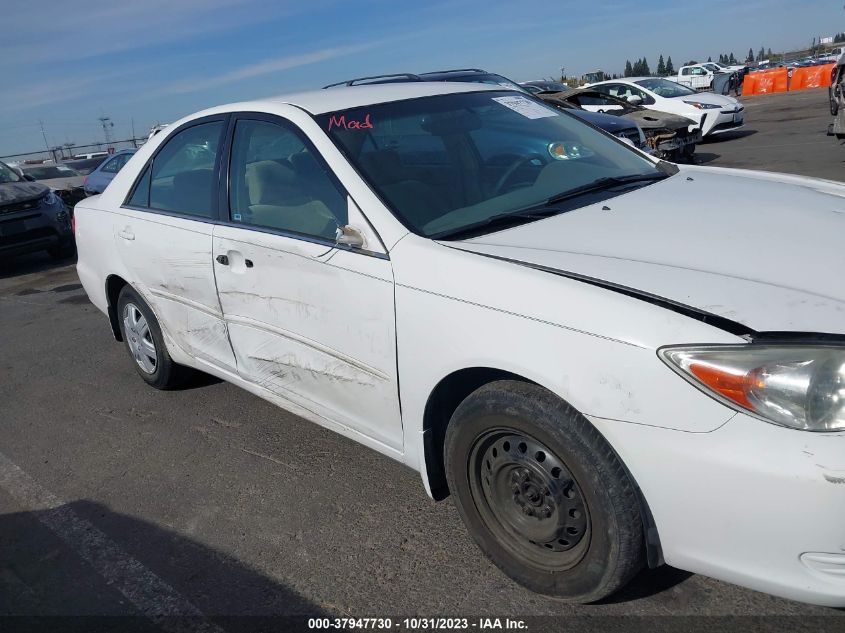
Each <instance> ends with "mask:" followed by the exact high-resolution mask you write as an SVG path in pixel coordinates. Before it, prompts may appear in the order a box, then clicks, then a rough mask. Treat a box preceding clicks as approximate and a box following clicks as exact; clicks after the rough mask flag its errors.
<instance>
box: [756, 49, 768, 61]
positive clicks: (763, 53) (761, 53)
mask: <svg viewBox="0 0 845 633" xmlns="http://www.w3.org/2000/svg"><path fill="white" fill-rule="evenodd" d="M764 59H766V49H765V48H763V47H762V46H761V47H760V51H759V52H758V53H757V61H758V62H761V61H763V60H764Z"/></svg>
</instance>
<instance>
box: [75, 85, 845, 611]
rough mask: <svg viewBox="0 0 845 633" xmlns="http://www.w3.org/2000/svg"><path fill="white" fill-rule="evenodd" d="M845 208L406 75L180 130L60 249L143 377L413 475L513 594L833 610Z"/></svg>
mask: <svg viewBox="0 0 845 633" xmlns="http://www.w3.org/2000/svg"><path fill="white" fill-rule="evenodd" d="M843 211H845V186H843V185H841V184H836V183H833V182H826V181H820V180H813V179H808V178H799V177H793V176H782V175H775V174H764V173H759V172H741V171H735V170H724V169H708V168H702V167H676V166H674V165H671V164H668V163H663V162H659V161H657V160H655V159H652V158H650V157H647V156H645V155H643V154H642V153H640V152H638V151H636V150H634V149H632V148H630V147H629V146H627V145H626V144H624V143H621V142H620V141H619V140H618V139H616V138H614V137H612V136H609V135H607V134H605V133H603V132H601V131H600V130H598V129H596V128H594V127H592V126H590V125H587V124H585V123H583V122H581V121H579V120H578V119H576V118H575V117H573V116H570V115H569V114H567V113H566V112H561V111H559V110H556V109H553V108H551V107H548V106H546V105H544V104H543V103H542V102H540V101H537V100H535V99H534V98H532V97H530V96H528V95H525V94H520V93H517V92H514V91H510V90H507V89H503V88H502V87H500V86H491V87H485V86H481V85H475V84H466V85H462V84H454V83H443V82H439V83H425V82H419V83H405V84H384V85H376V86H362V87H353V88H340V89H336V90H326V91H319V92H313V93H306V94H300V95H293V96H290V97H284V98H277V99H271V100H264V101H254V102H249V103H240V104H234V105H228V106H223V107H219V108H213V109H211V110H206V111H204V112H200V113H198V114H196V115H194V116H190V117H187V118H185V119H183V120H181V121H178V122H176V123H174V124H173V125H171V126H169V127H168V128H167V129H166V130H164V131H163V132H162V133H161V134H159V135H157V136H155V137H153V138H152V139H151V140H150V141H149V142H148V143H147V144H145V145H144V146H143V148H141V149H140V150H139V151H138V152H137V154H135V155H134V156H133V157H132V159H131V160H130V161H129V163H128V164H127V165H126V167H125V168H124V169H123V170H121V171H120V173H119V174H117V176H116V177H115V179H114V181H113V182H112V184H111V185H110V186H109V188H108V189H107V190H106V192H105V193H103V194H102V195H100V196H94V197H91V198H88V199H86V200H85V201H83V202H81V203H80V204H79V205H78V206H77V207H76V232H77V233H76V237H77V243H78V245H79V264H78V271H79V277H80V279H81V280H82V283H83V284H84V286H85V289H86V291H87V292H88V295H89V297H90V298H91V300H92V301H93V302H94V304H95V305H96V306H97V307H99V308H100V309H101V310H102V311H103V312H105V313H107V314H108V316H109V320H110V322H111V326H112V330H113V332H114V336H115V338H117V339H118V340H122V341H124V343H125V345H126V348H127V349H128V351H129V355H130V357H131V358H132V364H133V365H134V367H135V369H136V370H137V371H138V373H139V374H140V375H141V377H142V378H143V379H144V380H146V381H147V382H148V383H150V384H151V385H152V386H154V387H157V388H171V387H174V386H177V385H178V384H179V381H180V380H181V378H182V377H183V376H184V374H185V372H186V371H189V370H188V368H192V369H195V370H201V371H204V372H208V373H210V374H213V375H215V376H218V377H220V378H223V379H225V380H228V381H230V382H232V383H234V384H236V385H239V386H241V387H243V388H244V389H246V390H248V391H250V392H252V393H254V394H256V395H258V396H260V397H262V398H265V399H267V400H270V401H272V402H274V403H276V404H278V405H279V406H280V407H283V408H284V409H287V410H289V411H293V412H295V413H297V414H299V415H301V416H302V417H303V418H306V419H308V420H311V421H313V422H316V423H318V424H321V425H324V426H326V427H329V428H331V429H333V430H335V431H337V432H339V433H342V434H343V435H346V436H348V437H351V438H353V439H354V440H356V441H358V442H360V443H362V444H364V445H366V446H368V447H370V448H373V449H375V450H377V451H379V452H381V453H384V454H385V455H388V456H390V457H392V458H394V459H396V460H399V461H401V462H403V463H405V464H407V465H408V466H410V467H411V468H413V469H415V470H418V471H420V472H421V473H422V480H423V483H424V484H425V486H426V489H427V491H428V492H429V493H430V494H431V495H432V496H433V497H435V498H442V497H444V496H445V495H446V494H448V493H451V494H452V495H453V496H454V497H455V502H456V505H457V507H458V509H459V511H460V514H461V516H462V518H463V520H464V522H465V523H466V525H467V527H468V529H469V530H470V532H471V533H472V535H473V537H474V538H475V540H476V541H477V543H478V544H479V546H480V547H481V548H482V549H483V550H484V552H485V553H486V554H487V555H488V556H489V557H490V558H491V559H492V560H493V562H494V563H495V564H496V565H498V566H499V567H500V568H501V569H502V570H503V571H504V572H505V573H507V574H508V575H510V576H511V577H512V578H513V579H515V580H516V581H517V582H519V583H522V584H523V585H525V586H527V587H530V588H531V589H533V590H535V591H538V592H542V593H544V594H550V595H553V596H557V597H560V598H564V599H568V600H573V601H585V602H586V601H594V600H598V599H600V598H603V597H605V596H607V595H609V594H610V593H612V592H613V591H615V590H616V589H618V588H619V587H621V586H622V585H623V584H625V583H626V582H628V580H630V579H631V578H632V577H633V575H634V574H635V573H636V572H637V570H638V569H640V568H641V567H642V566H643V565H645V564H646V563H648V564H650V565H657V564H660V562H662V561H663V560H665V561H666V562H667V563H669V564H671V565H674V566H677V567H682V568H684V569H688V570H691V571H695V572H700V573H704V574H708V575H711V576H714V577H717V578H722V579H726V580H729V581H732V582H736V583H739V584H742V585H746V586H749V587H753V588H756V589H759V590H762V591H768V592H771V593H774V594H778V595H781V596H786V597H789V598H794V599H798V600H805V601H808V602H814V603H818V604H826V605H833V606H840V607H841V606H845V573H843V572H845V553H843V551H842V547H843V535H842V526H843V525H845V503H843V501H845V497H843V495H845V485H842V482H843V481H845V433H843V429H845V320H843V315H845V290H843V284H842V280H841V273H842V270H843V269H845V250H843V249H842V244H841V239H842V235H843V234H845V214H843ZM284 511H285V510H284V508H279V512H284Z"/></svg>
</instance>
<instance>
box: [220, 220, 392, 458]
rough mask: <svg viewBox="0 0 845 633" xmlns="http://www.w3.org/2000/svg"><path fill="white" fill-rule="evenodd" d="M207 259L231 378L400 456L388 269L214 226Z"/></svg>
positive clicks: (310, 245) (378, 262)
mask: <svg viewBox="0 0 845 633" xmlns="http://www.w3.org/2000/svg"><path fill="white" fill-rule="evenodd" d="M221 256H223V257H224V258H225V259H223V261H224V262H226V263H220V262H219V261H218V258H220V257H221ZM214 258H215V269H216V277H217V287H218V292H219V296H220V304H221V306H222V310H223V315H224V317H225V319H226V322H227V325H228V330H229V335H230V337H231V341H232V346H233V348H234V350H235V354H236V357H237V365H238V371H239V373H240V374H241V375H242V376H243V377H244V378H246V379H247V380H250V381H252V382H255V383H257V384H259V385H261V386H263V387H264V388H266V389H268V390H270V391H272V392H273V393H276V394H277V395H280V396H282V397H284V398H287V399H289V400H292V401H294V402H296V403H297V404H299V405H300V406H303V407H305V408H307V409H309V410H311V411H313V412H315V413H318V414H319V415H321V416H323V417H328V418H330V419H332V420H334V421H336V422H339V423H341V424H343V425H346V426H349V427H351V428H353V429H356V430H357V431H359V432H361V433H363V434H365V435H367V436H369V437H371V438H373V439H375V440H377V441H379V442H382V443H383V444H386V445H388V446H390V447H392V448H395V449H401V447H402V428H401V420H400V415H399V401H398V387H397V381H396V335H395V322H394V302H393V276H392V269H391V265H390V262H389V261H388V260H386V259H380V258H376V257H368V256H365V255H361V254H357V253H351V252H347V251H338V250H337V249H333V248H331V247H329V246H327V245H325V244H323V243H315V242H311V241H307V240H305V239H298V238H294V237H286V236H282V235H276V234H272V233H266V232H261V231H258V230H253V229H249V228H241V227H236V226H222V225H221V226H217V227H215V230H214Z"/></svg>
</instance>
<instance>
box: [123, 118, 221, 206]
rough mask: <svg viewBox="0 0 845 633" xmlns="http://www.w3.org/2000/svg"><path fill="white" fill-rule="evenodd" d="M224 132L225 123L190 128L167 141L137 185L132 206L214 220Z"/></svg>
mask: <svg viewBox="0 0 845 633" xmlns="http://www.w3.org/2000/svg"><path fill="white" fill-rule="evenodd" d="M222 131H223V123H222V122H221V121H213V122H210V123H202V124H200V125H195V126H192V127H189V128H187V129H185V130H182V131H181V132H177V133H176V134H175V135H174V136H173V137H172V138H170V139H168V140H167V141H165V145H164V146H163V147H162V148H161V149H160V150H159V151H158V153H157V154H156V155H155V158H154V159H153V161H152V163H151V164H150V165H148V166H147V168H146V169H145V170H144V173H143V175H142V176H141V178H140V179H139V180H138V183H137V184H136V185H135V190H134V191H133V192H132V196H131V198H130V199H129V204H130V205H132V206H139V207H149V208H151V209H157V210H160V211H170V212H172V213H180V214H184V215H192V216H198V217H204V218H213V217H214V215H215V204H214V198H215V192H216V187H215V183H214V164H215V161H216V160H217V151H218V147H219V144H220V135H221V132H222Z"/></svg>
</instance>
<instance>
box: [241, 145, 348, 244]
mask: <svg viewBox="0 0 845 633" xmlns="http://www.w3.org/2000/svg"><path fill="white" fill-rule="evenodd" d="M245 180H246V186H247V191H248V194H249V212H250V216H251V223H252V224H257V225H260V226H266V227H268V228H275V229H280V230H284V231H293V232H296V233H303V234H306V235H314V236H320V237H324V238H326V239H334V236H335V231H336V229H337V221H336V220H335V217H334V215H332V213H331V211H329V208H328V207H327V206H326V205H325V203H323V202H322V201H320V200H315V199H314V198H312V197H311V196H310V195H309V194H308V192H307V191H306V190H305V189H304V188H303V186H302V183H301V182H300V180H299V179H298V178H297V176H296V173H295V172H294V171H293V169H291V168H290V167H288V166H286V165H283V164H281V163H277V162H276V161H272V160H262V161H257V162H255V163H250V164H249V165H247V168H246V176H245Z"/></svg>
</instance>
